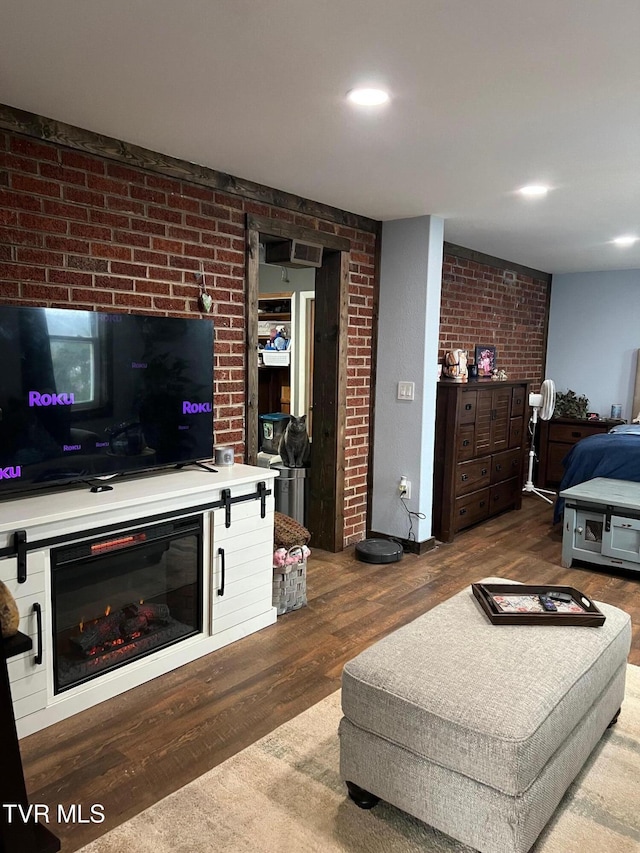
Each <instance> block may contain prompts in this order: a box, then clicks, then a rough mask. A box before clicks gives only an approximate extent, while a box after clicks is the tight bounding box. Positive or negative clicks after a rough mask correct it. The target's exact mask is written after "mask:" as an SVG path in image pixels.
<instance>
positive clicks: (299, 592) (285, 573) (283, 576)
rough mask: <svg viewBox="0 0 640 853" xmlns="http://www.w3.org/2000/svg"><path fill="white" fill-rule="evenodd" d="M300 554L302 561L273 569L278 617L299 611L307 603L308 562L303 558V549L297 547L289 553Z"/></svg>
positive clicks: (275, 604) (274, 603) (274, 602)
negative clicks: (292, 611) (291, 611)
mask: <svg viewBox="0 0 640 853" xmlns="http://www.w3.org/2000/svg"><path fill="white" fill-rule="evenodd" d="M296 552H299V554H300V560H299V561H298V562H296V563H291V564H290V565H288V566H278V567H274V569H273V599H272V604H273V606H274V607H275V608H276V612H277V614H278V616H282V614H283V613H288V612H289V611H290V610H299V609H300V608H301V607H304V606H305V605H306V603H307V561H306V559H305V558H304V557H303V551H302V547H301V546H300V545H295V546H294V547H293V548H289V551H288V553H289V554H291V555H295V553H296Z"/></svg>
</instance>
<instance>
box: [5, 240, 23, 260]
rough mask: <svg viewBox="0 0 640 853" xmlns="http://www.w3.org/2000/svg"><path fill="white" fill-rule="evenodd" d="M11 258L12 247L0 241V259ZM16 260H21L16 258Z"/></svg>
mask: <svg viewBox="0 0 640 853" xmlns="http://www.w3.org/2000/svg"><path fill="white" fill-rule="evenodd" d="M12 260H13V247H12V246H9V245H8V244H6V245H5V244H4V243H0V261H12ZM18 260H21V259H20V258H18Z"/></svg>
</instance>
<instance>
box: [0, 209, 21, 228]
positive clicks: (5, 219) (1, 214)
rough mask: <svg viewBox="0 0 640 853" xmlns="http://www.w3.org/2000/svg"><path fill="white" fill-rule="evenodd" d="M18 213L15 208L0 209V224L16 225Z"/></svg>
mask: <svg viewBox="0 0 640 853" xmlns="http://www.w3.org/2000/svg"><path fill="white" fill-rule="evenodd" d="M17 224H18V214H17V213H16V212H15V210H0V225H17Z"/></svg>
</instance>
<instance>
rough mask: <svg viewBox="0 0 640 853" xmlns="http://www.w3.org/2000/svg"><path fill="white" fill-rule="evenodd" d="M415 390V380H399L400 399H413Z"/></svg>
mask: <svg viewBox="0 0 640 853" xmlns="http://www.w3.org/2000/svg"><path fill="white" fill-rule="evenodd" d="M415 390H416V383H415V382H398V400H413V399H414V395H415Z"/></svg>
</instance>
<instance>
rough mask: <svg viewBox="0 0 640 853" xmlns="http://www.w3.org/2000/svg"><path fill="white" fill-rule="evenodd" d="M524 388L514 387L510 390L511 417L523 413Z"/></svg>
mask: <svg viewBox="0 0 640 853" xmlns="http://www.w3.org/2000/svg"><path fill="white" fill-rule="evenodd" d="M526 396H527V395H526V389H525V388H514V389H513V390H512V391H511V417H513V418H515V417H517V416H518V415H524V404H525V402H526Z"/></svg>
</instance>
